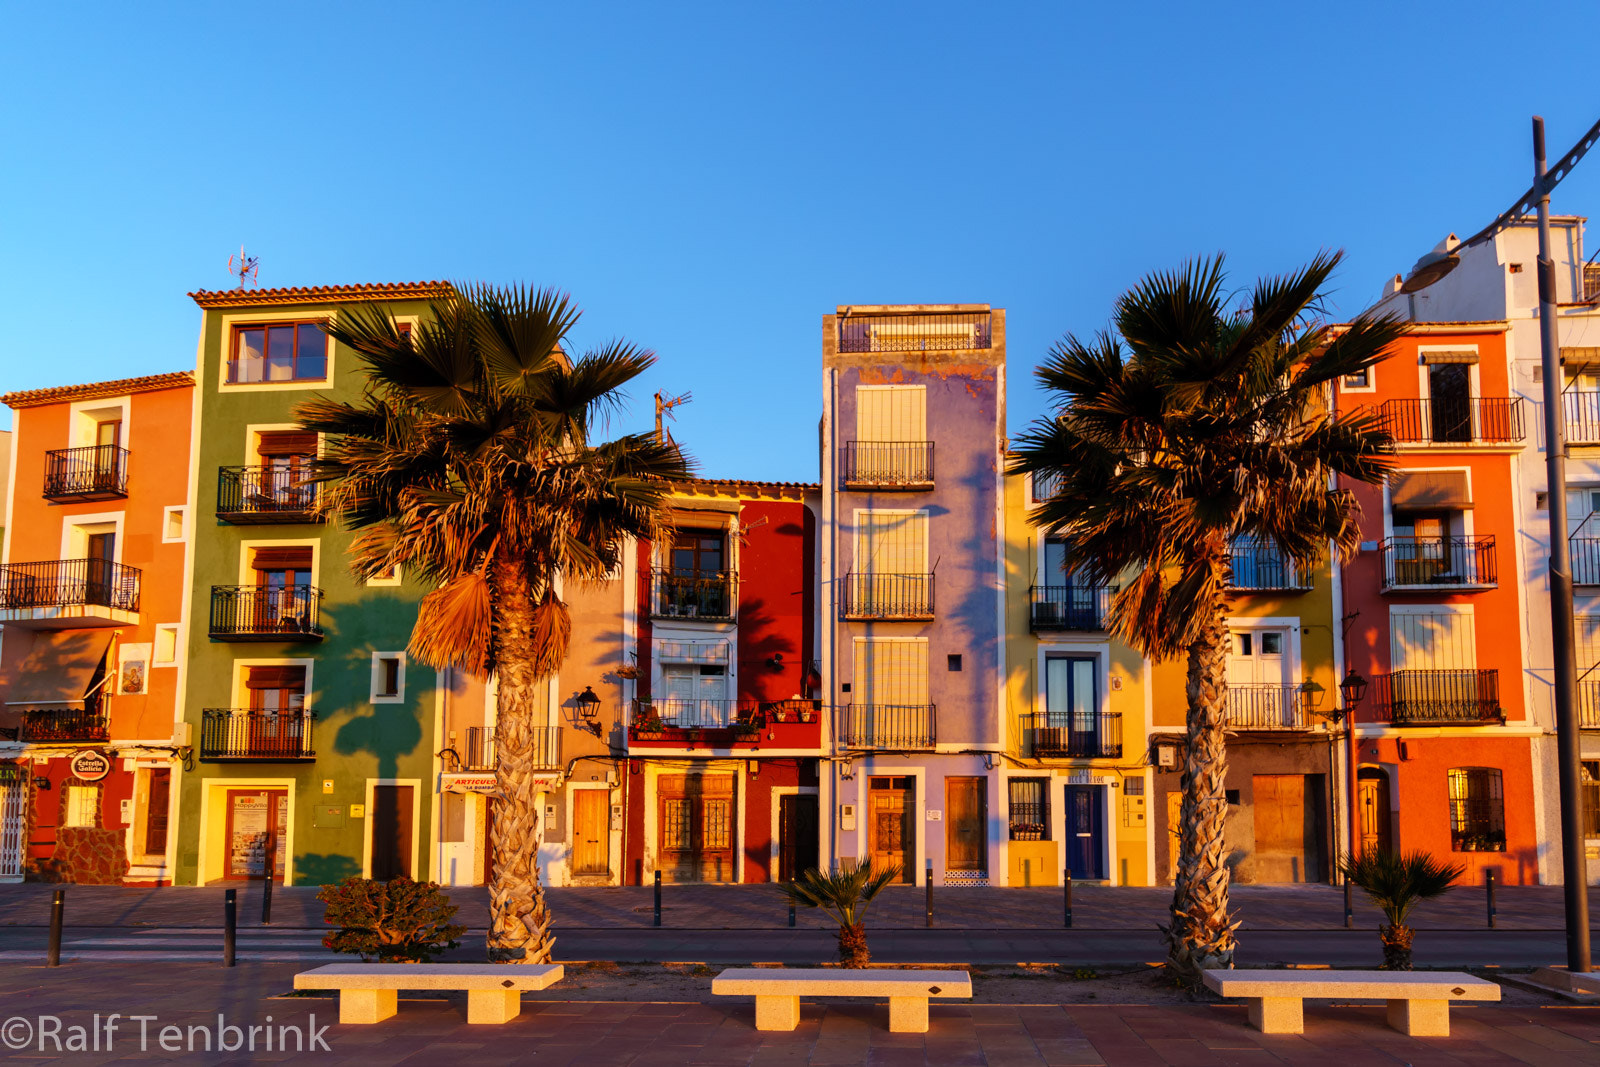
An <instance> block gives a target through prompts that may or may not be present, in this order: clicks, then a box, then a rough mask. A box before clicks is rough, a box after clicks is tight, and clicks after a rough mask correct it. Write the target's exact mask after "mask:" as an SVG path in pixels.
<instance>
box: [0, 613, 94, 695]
mask: <svg viewBox="0 0 1600 1067" xmlns="http://www.w3.org/2000/svg"><path fill="white" fill-rule="evenodd" d="M29 633H30V631H28V630H19V629H16V628H12V629H11V630H10V631H9V632H8V633H7V634H6V636H5V650H4V651H5V656H4V660H3V662H0V693H4V694H5V696H4V700H5V703H6V705H7V706H8V707H15V706H17V705H24V704H25V705H28V706H30V707H39V706H42V705H53V706H57V707H60V706H63V705H65V706H69V707H82V706H83V698H84V696H85V694H87V693H88V691H89V684H90V682H91V681H92V680H93V679H94V673H95V671H96V669H97V668H99V666H100V664H101V662H102V661H103V660H104V659H105V658H106V649H107V648H109V647H110V645H111V638H112V636H113V633H114V631H111V630H106V629H98V628H97V629H92V630H35V631H31V636H32V637H33V642H32V644H31V645H29V646H28V647H27V648H26V649H25V650H24V649H22V648H19V647H17V646H20V645H22V644H23V643H24V642H25V641H26V640H27V638H26V637H25V636H24V635H26V634H29Z"/></svg>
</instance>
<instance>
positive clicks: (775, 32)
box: [0, 2, 1600, 479]
mask: <svg viewBox="0 0 1600 1067" xmlns="http://www.w3.org/2000/svg"><path fill="white" fill-rule="evenodd" d="M1541 25H1542V27H1543V29H1542V30H1541ZM1597 28H1600V9H1596V8H1595V7H1594V6H1593V4H1571V5H1556V4H1542V5H1541V4H1535V5H1525V6H1524V7H1522V8H1520V9H1518V10H1517V11H1516V12H1515V13H1513V12H1512V10H1511V9H1510V8H1508V7H1507V6H1506V5H1504V4H1479V3H1463V2H1455V3H1431V4H1421V3H1412V4H1403V5H1393V4H1369V3H1346V4H1343V5H1338V6H1329V5H1297V4H1280V3H1274V4H1265V3H1264V4H1238V5H1227V6H1224V5H1208V6H1206V7H1204V8H1202V7H1201V6H1199V5H1190V4H1176V3H1174V4H1170V5H1153V6H1147V5H1139V4H1109V5H1094V6H1093V7H1092V8H1091V7H1090V6H1089V5H1078V4H1065V3H1053V4H1007V3H991V4H970V3H969V4H962V5H956V4H945V3H931V2H930V3H918V4H909V3H907V4H860V3H858V4H826V3H815V2H813V3H806V4H790V5H758V4H727V5H710V4H695V3H686V4H670V5H669V4H640V5H621V4H607V3H591V4H564V5H549V4H537V5H536V4H519V5H512V4H505V5H495V4H476V3H455V4H450V5H441V4H412V3H388V4H382V5H379V4H370V5H363V4H357V3H341V4H296V3H282V2H280V3H275V4H257V5H249V6H245V5H226V6H224V5H192V6H187V7H184V6H180V5H176V4H166V5H133V4H128V5H113V4H101V5H98V6H90V5H50V4H34V5H20V4H18V5H12V6H10V7H9V8H8V10H7V14H6V31H5V33H4V34H3V35H0V92H3V94H4V99H5V100H6V102H7V103H6V106H5V107H4V108H0V144H3V145H4V152H3V155H0V158H3V159H4V160H5V164H4V166H3V167H0V202H3V203H4V205H5V209H4V218H3V221H0V310H3V312H4V314H5V318H6V321H7V322H8V323H9V324H10V326H9V329H8V330H7V331H6V335H5V337H4V339H3V340H0V390H11V389H22V388H33V387H38V386H45V385H57V384H66V383H70V382H79V381H90V380H96V379H101V378H114V377H123V376H127V375H131V374H143V373H152V372H158V371H164V370H172V369H180V368H185V367H192V366H193V363H194V352H195V340H196V332H197V329H198V325H199V311H198V309H197V308H195V307H194V305H193V304H192V302H190V301H189V300H188V298H187V297H186V296H185V295H184V294H185V293H186V292H187V291H189V290H192V289H197V288H222V287H226V286H228V285H229V284H230V283H231V279H230V277H229V275H228V274H227V270H226V263H227V258H228V255H229V253H230V252H232V251H234V250H235V249H237V248H238V246H239V244H240V243H241V242H243V243H244V244H245V245H246V246H247V248H248V249H249V250H250V251H251V252H252V253H253V254H256V255H259V256H260V257H261V275H260V279H261V284H262V285H264V286H281V285H316V284H332V283H349V282H371V281H401V280H405V281H409V280H417V279H424V278H450V279H467V280H476V279H481V280H488V281H496V282H501V281H512V280H523V281H528V282H532V283H537V284H549V285H556V286H559V287H562V288H564V289H567V290H570V291H571V292H572V293H573V294H574V296H575V297H576V298H577V299H578V301H579V302H580V303H581V304H582V306H583V307H585V308H586V309H587V313H586V316H585V318H584V320H583V322H582V323H581V325H580V327H579V332H578V341H579V343H580V344H598V343H601V342H603V341H605V340H607V339H609V338H610V337H613V336H617V335H621V336H625V337H627V338H629V339H631V340H633V341H636V342H638V343H640V344H643V345H646V346H648V347H651V348H653V349H655V350H656V351H657V353H658V354H659V356H660V363H659V365H658V366H657V368H656V369H655V370H654V371H653V372H652V373H651V374H650V376H649V377H648V378H647V379H646V380H644V381H642V382H641V383H640V384H639V387H638V389H636V390H635V397H634V402H633V404H632V408H631V413H630V414H629V415H627V416H625V417H623V418H621V419H620V420H619V421H618V423H617V425H618V427H619V428H622V427H628V428H634V427H642V426H644V425H646V424H647V423H648V421H649V419H650V411H651V409H650V402H649V394H650V393H651V392H652V391H654V390H655V389H658V388H659V389H663V390H666V391H669V392H683V391H692V392H693V394H694V402H693V403H692V404H691V405H689V406H687V407H685V408H683V409H681V412H682V413H681V416H680V418H679V421H678V423H677V426H676V432H677V434H678V436H679V439H680V440H681V441H682V442H683V443H685V444H686V445H687V446H688V447H689V448H690V449H691V450H692V451H693V452H694V453H695V454H696V455H697V456H698V457H699V458H700V459H701V461H702V465H703V470H704V473H706V474H708V475H711V476H717V477H732V476H738V477H751V478H779V479H802V478H803V479H810V478H814V477H815V476H816V445H815V442H816V422H817V417H818V414H819V404H820V391H821V390H820V376H819V364H820V351H821V342H820V334H821V330H820V318H821V316H822V315H823V314H825V313H826V312H828V311H829V310H831V309H832V308H833V306H834V305H836V304H839V303H857V304H861V303H889V302H930V303H931V302H982V301H986V302H989V303H992V304H994V305H996V306H1001V307H1005V308H1007V309H1008V310H1009V316H1010V318H1009V322H1010V366H1011V378H1010V405H1011V406H1010V423H1011V426H1012V427H1013V428H1014V429H1015V428H1020V426H1021V425H1022V424H1023V423H1024V422H1026V421H1027V420H1028V419H1030V418H1032V417H1034V416H1036V415H1037V414H1038V413H1039V411H1040V410H1041V398H1040V396H1039V394H1038V393H1037V391H1036V390H1035V389H1034V387H1033V384H1032V380H1031V378H1030V377H1029V374H1028V371H1029V370H1030V368H1031V367H1032V366H1033V365H1034V364H1035V363H1037V362H1038V360H1039V358H1040V357H1041V356H1042V355H1043V353H1044V352H1045V350H1046V349H1047V347H1048V345H1049V344H1050V342H1051V341H1052V340H1054V339H1055V338H1056V337H1058V336H1059V335H1060V334H1062V333H1063V332H1066V331H1069V330H1072V331H1080V332H1091V331H1093V330H1096V329H1098V328H1100V327H1102V326H1103V325H1104V324H1105V322H1106V318H1107V315H1108V312H1109V309H1110V306H1111V302H1112V300H1113V299H1114V298H1115V297H1116V295H1117V294H1118V293H1119V292H1120V291H1122V290H1123V289H1125V288H1127V287H1128V286H1129V285H1131V284H1132V283H1133V282H1135V281H1136V280H1137V279H1138V277H1139V276H1140V275H1141V273H1143V272H1145V271H1149V270H1153V269H1158V268H1167V267H1171V266H1174V265H1176V264H1178V263H1179V262H1181V261H1182V260H1183V259H1184V258H1185V257H1188V256H1192V255H1197V254H1206V253H1211V252H1215V251H1219V250H1221V251H1225V252H1227V254H1228V255H1229V261H1230V264H1231V269H1232V272H1233V275H1234V280H1235V282H1236V283H1237V284H1238V285H1240V286H1241V287H1243V286H1245V285H1247V284H1248V283H1249V282H1250V280H1251V279H1252V278H1253V277H1254V276H1255V275H1256V274H1258V273H1265V272H1276V271H1283V270H1288V269H1292V268H1293V267H1295V266H1297V265H1299V264H1301V263H1303V262H1304V261H1305V260H1307V259H1308V258H1309V257H1310V256H1312V255H1313V254H1314V253H1315V252H1316V251H1317V250H1318V249H1320V248H1324V247H1334V248H1343V249H1345V250H1346V251H1347V254H1348V258H1347V260H1346V263H1345V266H1344V268H1343V269H1342V271H1341V273H1340V274H1339V276H1338V277H1337V279H1336V285H1337V291H1336V292H1335V293H1334V297H1333V305H1334V307H1335V308H1336V310H1337V311H1338V312H1340V313H1341V314H1352V313H1354V312H1356V311H1358V310H1360V309H1361V308H1362V307H1364V306H1366V305H1367V304H1368V303H1370V302H1371V301H1372V299H1374V298H1375V297H1376V295H1377V293H1378V291H1379V287H1380V286H1381V284H1382V282H1383V280H1384V278H1385V277H1386V276H1388V275H1392V274H1394V273H1395V272H1397V271H1401V270H1404V269H1406V268H1407V267H1409V265H1410V264H1411V263H1412V262H1413V261H1414V260H1415V259H1416V258H1417V256H1419V255H1420V254H1422V253H1423V252H1424V251H1426V250H1427V249H1428V248H1429V247H1430V246H1432V245H1433V244H1434V243H1435V242H1437V241H1438V240H1439V239H1440V238H1442V237H1443V236H1444V235H1445V234H1446V233H1447V232H1449V231H1451V230H1455V231H1456V232H1458V233H1460V234H1462V235H1465V234H1466V233H1468V232H1471V231H1474V230H1476V229H1478V228H1479V227H1480V226H1482V225H1483V224H1484V223H1486V222H1487V221H1488V220H1489V219H1490V218H1492V217H1493V216H1494V215H1495V214H1496V213H1497V212H1499V211H1501V210H1502V209H1504V208H1505V207H1507V206H1508V205H1509V204H1510V203H1511V202H1512V201H1513V200H1514V199H1516V197H1517V196H1518V195H1520V193H1521V192H1522V191H1523V190H1524V189H1525V188H1526V187H1527V186H1528V184H1529V181H1530V172H1531V171H1530V168H1531V164H1530V163H1529V159H1528V151H1529V149H1528V145H1529V132H1528V121H1529V116H1530V115H1532V114H1534V113H1536V112H1542V113H1543V114H1544V115H1545V117H1546V119H1547V121H1548V123H1549V129H1550V148H1551V154H1552V155H1553V156H1554V155H1559V154H1560V153H1562V152H1564V151H1566V149H1567V148H1568V147H1569V146H1570V145H1571V144H1572V142H1573V141H1575V140H1576V139H1577V137H1578V136H1579V135H1580V134H1581V133H1582V132H1583V131H1584V130H1585V129H1586V128H1587V127H1588V126H1589V124H1590V123H1591V122H1593V121H1594V120H1595V119H1596V118H1597V117H1600V96H1597V95H1596V93H1595V92H1594V91H1593V90H1594V84H1595V78H1594V70H1593V66H1592V64H1591V63H1589V62H1587V61H1586V60H1585V59H1584V58H1583V55H1582V53H1581V50H1580V51H1579V52H1574V51H1572V46H1570V45H1568V44H1565V43H1564V42H1586V41H1592V40H1593V39H1594V36H1595V30H1596V29H1597ZM1597 190H1600V153H1597V154H1596V156H1595V157H1593V158H1591V159H1589V160H1586V161H1585V163H1584V164H1582V165H1581V166H1580V167H1579V168H1578V170H1577V171H1576V173H1575V174H1574V175H1573V176H1572V177H1571V178H1570V179H1568V181H1567V182H1566V183H1565V184H1564V185H1563V186H1562V188H1561V189H1560V191H1559V192H1558V194H1557V197H1556V200H1555V207H1556V209H1557V210H1558V211H1570V212H1577V213H1586V212H1589V211H1591V210H1593V209H1595V208H1596V207H1597V206H1600V197H1597V196H1596V192H1597ZM1590 243H1591V245H1592V244H1594V243H1595V242H1594V241H1591V242H1590ZM7 417H8V416H7Z"/></svg>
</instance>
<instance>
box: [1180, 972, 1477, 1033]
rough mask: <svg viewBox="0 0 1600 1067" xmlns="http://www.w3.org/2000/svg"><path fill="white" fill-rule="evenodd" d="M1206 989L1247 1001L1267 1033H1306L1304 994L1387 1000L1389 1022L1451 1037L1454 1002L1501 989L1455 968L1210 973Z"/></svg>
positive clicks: (1252, 1018)
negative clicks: (1302, 1004)
mask: <svg viewBox="0 0 1600 1067" xmlns="http://www.w3.org/2000/svg"><path fill="white" fill-rule="evenodd" d="M1203 977H1204V980H1205V984H1206V987H1207V988H1208V989H1212V990H1215V991H1216V992H1218V993H1221V994H1222V995H1223V996H1225V997H1244V998H1246V999H1247V1000H1248V1001H1249V1009H1250V1025H1251V1026H1254V1027H1255V1028H1256V1029H1257V1030H1260V1031H1261V1032H1262V1033H1264V1034H1299V1033H1304V1032H1305V1018H1304V1015H1303V1013H1302V1011H1301V1001H1303V1000H1304V999H1305V998H1306V997H1354V998H1357V999H1362V1000H1386V1001H1388V1002H1389V1025H1390V1026H1392V1027H1394V1028H1395V1029H1396V1030H1399V1031H1400V1032H1401V1033H1403V1034H1410V1035H1411V1036H1412V1037H1449V1036H1450V1002H1451V1001H1452V1000H1499V999H1500V987H1499V986H1497V985H1495V984H1494V983H1493V982H1486V981H1484V980H1483V979H1482V978H1474V977H1473V976H1472V975H1470V974H1461V973H1459V972H1455V971H1432V972H1428V971H1423V972H1417V971H1206V972H1205V973H1204V976H1203Z"/></svg>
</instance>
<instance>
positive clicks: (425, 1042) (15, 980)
mask: <svg viewBox="0 0 1600 1067" xmlns="http://www.w3.org/2000/svg"><path fill="white" fill-rule="evenodd" d="M300 969H302V968H300V967H297V966H293V965H285V964H260V965H254V966H248V965H247V966H240V967H238V968H235V969H234V970H232V971H223V970H221V969H220V968H216V967H200V966H195V965H172V966H167V967H162V968H149V967H142V966H133V965H119V964H110V965H99V966H92V967H90V966H78V967H62V968H59V969H55V970H47V969H45V968H33V967H12V968H6V969H0V1001H3V1003H4V1005H5V1007H4V1011H3V1012H0V1014H4V1015H5V1016H8V1018H7V1019H5V1020H3V1021H0V1037H4V1038H6V1039H7V1041H8V1042H20V1043H21V1044H25V1045H26V1046H27V1051H26V1052H24V1051H22V1049H21V1048H17V1047H15V1045H13V1046H12V1051H10V1052H8V1053H7V1054H6V1055H7V1056H10V1057H14V1058H15V1059H17V1060H21V1059H23V1057H24V1056H25V1057H26V1058H27V1061H28V1062H52V1061H55V1060H61V1059H64V1060H70V1062H72V1063H108V1062H113V1061H121V1060H123V1059H127V1060H134V1059H138V1060H141V1061H145V1062H149V1061H156V1062H167V1061H187V1060H193V1059H198V1058H200V1056H201V1055H202V1054H203V1052H202V1048H203V1046H201V1045H200V1044H199V1042H200V1041H201V1040H202V1037H203V1034H204V1032H209V1034H210V1036H211V1040H212V1041H216V1040H218V1034H219V1033H220V1034H221V1035H222V1036H223V1037H225V1038H226V1039H227V1040H228V1041H229V1042H230V1043H231V1042H233V1041H236V1040H245V1039H247V1037H248V1035H249V1028H250V1027H251V1026H266V1025H267V1023H266V1020H267V1018H268V1017H269V1016H270V1017H271V1020H272V1023H271V1025H272V1027H273V1028H274V1030H275V1031H276V1028H278V1027H281V1026H294V1027H299V1028H300V1032H301V1033H302V1034H309V1033H312V1032H319V1033H320V1037H321V1038H322V1040H323V1041H325V1042H326V1044H327V1046H328V1050H329V1051H326V1052H324V1051H322V1050H321V1049H320V1048H319V1049H318V1050H317V1051H316V1053H315V1056H316V1059H315V1062H319V1063H327V1064H341V1063H359V1064H363V1065H372V1067H380V1065H389V1064H408V1065H409V1064H417V1065H423V1064H439V1063H461V1062H465V1061H469V1060H470V1061H474V1062H479V1063H509V1062H514V1061H515V1062H522V1061H526V1062H534V1063H537V1064H540V1065H545V1067H565V1065H582V1067H599V1065H616V1067H679V1065H684V1064H726V1065H735V1064H752V1065H780V1064H781V1065H790V1064H806V1063H811V1064H873V1065H884V1067H897V1065H913V1064H937V1065H965V1064H971V1065H994V1067H1000V1065H1005V1067H1013V1065H1033V1064H1039V1065H1045V1064H1050V1065H1056V1064H1059V1065H1072V1064H1110V1065H1122V1064H1128V1065H1146V1064H1150V1065H1162V1064H1181V1065H1184V1067H1206V1065H1209V1064H1274V1063H1292V1064H1307V1065H1312V1064H1328V1065H1331V1067H1349V1065H1350V1064H1361V1065H1363V1067H1368V1065H1372V1067H1377V1065H1381V1064H1401V1063H1404V1064H1418V1065H1420V1064H1482V1063H1524V1064H1538V1065H1545V1064H1549V1065H1558V1064H1559V1065H1567V1064H1591V1063H1600V1008H1588V1007H1578V1008H1567V1007H1470V1006H1469V1007H1458V1008H1455V1009H1454V1010H1453V1011H1452V1020H1453V1032H1452V1036H1451V1037H1448V1038H1420V1039H1419V1038H1409V1037H1406V1036H1404V1035H1402V1034H1399V1033H1396V1032H1395V1031H1393V1030H1390V1029H1388V1027H1387V1026H1385V1025H1384V1021H1383V1011H1384V1010H1383V1008H1382V1007H1381V1006H1360V1007H1356V1006H1348V1005H1337V1006H1330V1005H1327V1004H1325V1003H1320V1002H1318V1003H1312V1004H1308V1005H1307V1008H1306V1013H1305V1016H1306V1020H1305V1021H1306V1032H1305V1034H1304V1036H1271V1037H1269V1036H1267V1035H1263V1034H1260V1033H1258V1032H1256V1031H1254V1030H1251V1029H1249V1028H1248V1027H1247V1026H1246V1025H1245V1021H1244V1014H1245V1013H1244V1009H1243V1008H1242V1007H1236V1006H1232V1005H1206V1004H1184V1005H1178V1006H1155V1005H1123V1006H1118V1005H1104V1006H1101V1005H1096V1006H1087V1007H1086V1006H1081V1005H1068V1006H1063V1005H1059V1004H1041V1005H1000V1004H959V1003H951V1002H946V1001H936V1002H935V1003H934V1006H933V1008H932V1011H931V1019H930V1028H929V1032H928V1033H927V1034H891V1033H889V1032H888V1030H887V1029H886V1025H885V1018H886V1009H885V1008H884V1006H883V1005H881V1004H871V1003H866V1002H854V1001H834V1000H830V1001H825V1002H814V1001H806V1002H804V1003H803V1005H802V1010H801V1022H800V1026H799V1028H798V1029H797V1030H795V1031H794V1032H792V1033H762V1032H758V1031H756V1030H755V1029H754V1028H753V1026H752V1014H753V1013H752V1009H751V1005H750V1004H749V1003H748V1002H747V1001H744V1000H743V999H742V998H717V999H716V1000H715V1001H714V1002H713V1001H711V998H709V997H708V998H706V1000H707V1002H704V1003H700V1002H688V1003H681V1002H680V1003H661V1002H646V1001H637V1002H616V1001H610V1002H607V1001H573V1000H566V1001H563V1000H556V999H539V1000H535V999H533V998H532V997H529V998H527V999H526V1000H525V1002H524V1007H523V1014H522V1015H521V1016H520V1017H519V1018H517V1019H515V1020H513V1021H512V1022H510V1023H508V1024H506V1025H504V1026H474V1027H468V1026H467V1025H466V1021H465V1004H464V1002H463V1001H462V1000H460V999H454V998H453V999H425V1000H424V999H411V998H406V999H403V1000H402V1001H401V1005H400V1014H399V1015H397V1016H396V1017H394V1018H393V1019H390V1020H387V1021H385V1022H383V1023H380V1024H378V1025H376V1026H349V1027H346V1026H339V1025H338V1024H337V1023H336V1022H334V1020H336V1019H337V1017H338V1016H337V1007H336V1005H335V1002H334V1001H333V1000H331V999H320V998H317V999H308V998H283V999H277V998H278V997H279V996H280V995H281V994H283V993H285V992H287V991H288V989H289V988H290V984H291V977H292V975H293V974H294V972H295V971H297V970H300ZM709 981H710V980H709V978H707V979H706V982H707V986H708V987H709ZM558 991H559V987H556V989H552V990H550V991H548V992H547V993H546V994H544V995H543V996H544V997H550V996H551V995H552V994H556V993H558ZM113 1012H114V1013H118V1014H120V1015H122V1016H123V1018H122V1019H121V1020H119V1022H118V1030H117V1033H116V1035H115V1043H114V1045H113V1047H112V1048H111V1050H110V1051H106V1050H105V1048H104V1040H103V1036H102V1048H101V1051H99V1052H94V1051H88V1052H66V1051H62V1052H57V1051H56V1050H55V1048H54V1046H53V1044H52V1043H51V1042H50V1040H48V1039H47V1040H46V1041H45V1048H44V1049H43V1051H41V1050H40V1048H39V1046H38V1043H37V1042H38V1038H37V1034H38V1019H39V1017H40V1016H46V1017H53V1018H54V1019H56V1020H59V1024H60V1026H61V1027H62V1030H61V1033H62V1036H63V1038H64V1039H65V1038H68V1037H70V1034H71V1031H70V1029H68V1028H70V1027H73V1026H82V1027H85V1028H90V1027H92V1026H93V1025H94V1017H95V1015H96V1014H98V1015H99V1016H100V1025H101V1027H102V1029H101V1033H102V1035H103V1033H104V1030H103V1027H104V1021H105V1019H106V1017H107V1016H108V1015H110V1014H111V1013H113ZM219 1013H220V1014H221V1015H222V1021H221V1023H219V1021H218V1014H219ZM136 1015H153V1016H156V1018H155V1019H154V1020H150V1021H147V1023H146V1035H147V1042H146V1045H145V1047H144V1049H143V1050H141V1048H140V1033H139V1023H138V1022H135V1021H133V1020H132V1019H131V1017H132V1016H136ZM313 1016H315V1018H314V1019H313V1018H312V1017H313ZM18 1020H21V1022H19V1021H18ZM53 1025H54V1024H53V1023H51V1022H50V1021H49V1019H48V1018H47V1019H46V1021H45V1024H44V1026H45V1029H47V1030H48V1029H50V1028H51V1027H52V1026H53ZM168 1026H175V1027H178V1030H177V1031H167V1034H168V1036H169V1046H168V1050H165V1051H164V1050H163V1049H162V1048H161V1046H160V1044H159V1038H160V1036H161V1034H162V1028H163V1027H168ZM230 1026H232V1027H239V1028H240V1029H239V1030H237V1031H230V1030H226V1029H220V1028H221V1027H230ZM190 1027H195V1028H197V1029H196V1030H194V1031H191V1030H190V1029H189V1028H190ZM323 1027H326V1029H325V1030H320V1031H319V1030H318V1028H323ZM263 1033H264V1032H263V1031H257V1034H256V1037H257V1046H256V1053H255V1054H254V1055H251V1054H250V1053H249V1050H248V1049H247V1048H246V1049H242V1050H239V1051H238V1052H237V1053H236V1055H235V1057H234V1061H236V1062H239V1061H246V1060H254V1059H290V1058H295V1059H298V1058H299V1057H297V1056H295V1055H294V1051H293V1047H292V1046H293V1042H292V1040H291V1049H290V1051H289V1053H288V1054H287V1055H284V1054H281V1053H279V1052H277V1051H276V1050H274V1052H272V1053H266V1052H265V1050H264V1049H263V1047H262V1046H263V1045H264V1042H265V1038H264V1036H262V1035H263ZM289 1036H290V1037H291V1038H292V1036H293V1035H292V1032H291V1033H290V1035H289ZM190 1040H193V1041H195V1042H196V1046H195V1052H194V1053H191V1052H190V1051H189V1046H188V1042H189V1041H190ZM213 1055H215V1052H213Z"/></svg>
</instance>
